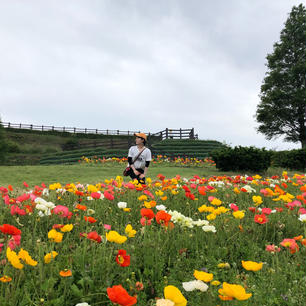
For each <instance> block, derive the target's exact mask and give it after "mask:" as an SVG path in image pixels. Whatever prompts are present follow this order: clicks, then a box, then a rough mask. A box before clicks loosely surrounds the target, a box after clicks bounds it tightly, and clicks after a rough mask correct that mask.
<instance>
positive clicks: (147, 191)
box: [143, 190, 154, 199]
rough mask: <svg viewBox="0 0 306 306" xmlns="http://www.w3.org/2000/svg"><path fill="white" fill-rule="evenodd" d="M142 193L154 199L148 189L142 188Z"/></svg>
mask: <svg viewBox="0 0 306 306" xmlns="http://www.w3.org/2000/svg"><path fill="white" fill-rule="evenodd" d="M143 193H144V194H146V195H147V196H149V197H151V198H152V199H154V195H153V194H152V193H151V192H150V191H149V190H144V191H143Z"/></svg>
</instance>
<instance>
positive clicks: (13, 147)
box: [7, 141, 20, 153]
mask: <svg viewBox="0 0 306 306" xmlns="http://www.w3.org/2000/svg"><path fill="white" fill-rule="evenodd" d="M7 152H8V153H20V147H19V145H18V144H17V143H16V142H14V141H8V142H7Z"/></svg>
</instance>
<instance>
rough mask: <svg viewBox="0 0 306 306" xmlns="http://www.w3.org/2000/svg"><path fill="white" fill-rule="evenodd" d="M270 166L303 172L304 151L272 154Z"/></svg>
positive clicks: (304, 162) (305, 154) (305, 163)
mask: <svg viewBox="0 0 306 306" xmlns="http://www.w3.org/2000/svg"><path fill="white" fill-rule="evenodd" d="M272 165H273V166H275V167H281V168H287V169H292V170H304V169H306V150H305V149H299V150H290V151H279V152H274V153H273V156H272Z"/></svg>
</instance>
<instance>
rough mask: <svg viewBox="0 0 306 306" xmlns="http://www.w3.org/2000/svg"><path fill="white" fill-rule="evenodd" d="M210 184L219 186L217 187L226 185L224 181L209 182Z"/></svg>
mask: <svg viewBox="0 0 306 306" xmlns="http://www.w3.org/2000/svg"><path fill="white" fill-rule="evenodd" d="M208 185H210V186H217V187H225V184H224V182H222V181H217V182H209V183H208Z"/></svg>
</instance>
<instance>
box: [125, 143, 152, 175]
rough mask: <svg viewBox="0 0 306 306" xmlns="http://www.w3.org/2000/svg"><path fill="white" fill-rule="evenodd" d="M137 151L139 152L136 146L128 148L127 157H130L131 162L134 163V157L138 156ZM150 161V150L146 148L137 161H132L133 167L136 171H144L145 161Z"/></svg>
mask: <svg viewBox="0 0 306 306" xmlns="http://www.w3.org/2000/svg"><path fill="white" fill-rule="evenodd" d="M141 150H142V149H141ZM139 151H140V150H138V147H137V146H132V147H130V149H129V155H128V157H132V160H133V161H134V159H135V157H136V156H137V155H138V154H139ZM151 160H152V155H151V150H150V149H148V148H145V149H144V150H143V151H142V152H141V154H140V155H139V157H138V158H137V160H136V161H134V167H135V168H136V169H138V168H141V169H144V168H145V166H146V161H151Z"/></svg>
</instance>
